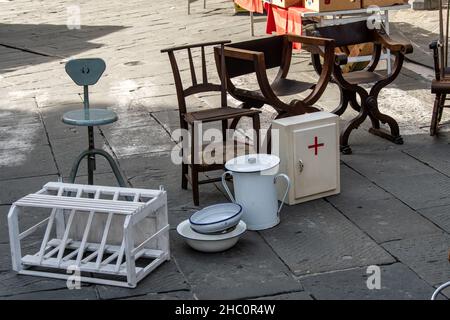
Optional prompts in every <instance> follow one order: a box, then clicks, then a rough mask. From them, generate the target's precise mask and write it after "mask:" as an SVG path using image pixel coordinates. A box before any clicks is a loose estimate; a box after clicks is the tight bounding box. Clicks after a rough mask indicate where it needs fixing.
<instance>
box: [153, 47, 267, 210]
mask: <svg viewBox="0 0 450 320" xmlns="http://www.w3.org/2000/svg"><path fill="white" fill-rule="evenodd" d="M227 43H230V41H214V42H205V43H199V44H191V45H185V46H179V47H172V48H167V49H163V50H161V53H167V54H168V55H169V60H170V65H171V68H172V72H173V76H174V81H175V87H176V91H177V99H178V110H179V116H180V127H181V129H185V130H186V131H188V130H189V129H191V130H190V133H191V134H190V136H191V137H190V138H191V139H190V140H191V142H190V160H189V161H186V159H185V156H186V155H185V154H184V151H185V149H186V148H185V146H186V144H185V143H186V141H184V140H185V138H183V148H182V153H183V154H182V156H183V163H182V182H181V187H182V188H183V189H187V186H188V182H190V184H191V186H192V192H193V200H194V204H195V205H196V206H198V205H199V203H200V200H199V184H204V183H211V182H217V181H219V179H220V178H213V179H205V180H201V181H200V180H199V173H201V172H208V171H215V170H222V169H224V164H225V161H226V160H227V159H226V155H225V154H224V162H223V163H211V164H205V163H203V162H202V161H201V160H202V159H198V150H197V149H196V148H197V147H198V143H197V141H198V140H199V138H200V139H201V138H202V137H197V135H198V132H199V131H198V130H197V128H198V125H199V124H202V123H209V122H217V121H219V122H221V127H222V136H223V150H222V151H223V152H224V153H226V151H227V149H226V142H227V130H228V129H231V130H234V129H236V126H237V124H238V122H239V120H240V119H241V118H242V117H248V118H251V119H252V123H253V129H254V131H255V133H256V137H255V138H256V139H255V143H256V152H258V151H259V144H260V141H259V137H260V133H259V131H260V119H259V114H260V113H261V111H259V110H249V109H241V108H231V107H228V105H227V87H226V81H225V73H226V68H225V59H222V60H221V62H220V69H218V71H219V79H220V83H219V84H217V83H212V82H210V81H209V80H208V73H207V64H206V53H205V51H206V50H205V48H207V47H215V48H216V49H217V50H220V51H223V50H224V47H225V44H227ZM193 49H200V52H201V55H200V56H201V71H202V82H200V83H199V82H198V81H197V76H196V72H195V66H194V60H193V54H192V50H193ZM183 50H185V51H187V55H188V63H189V69H188V70H189V72H190V76H191V81H192V85H191V86H189V87H184V86H183V82H182V79H181V73H180V69H179V66H178V62H177V58H176V56H175V53H176V52H178V51H183ZM213 91H216V92H220V97H221V99H220V100H221V102H220V103H221V105H220V107H219V108H211V109H206V110H202V111H196V112H188V110H187V103H186V98H187V97H189V96H191V95H193V94H198V93H205V92H213ZM230 121H231V124H230V123H229V122H230ZM234 147H235V146H234ZM202 148H203V147H202ZM233 151H234V152H235V151H236V150H234V149H233ZM201 152H202V157H203V149H202V151H201ZM189 169H191V170H190V171H191V175H189Z"/></svg>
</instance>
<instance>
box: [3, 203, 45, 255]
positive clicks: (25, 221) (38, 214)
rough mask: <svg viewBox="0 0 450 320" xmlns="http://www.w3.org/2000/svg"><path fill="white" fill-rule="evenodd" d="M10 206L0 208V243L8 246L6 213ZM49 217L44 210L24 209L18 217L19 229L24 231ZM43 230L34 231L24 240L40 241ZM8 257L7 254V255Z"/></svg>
mask: <svg viewBox="0 0 450 320" xmlns="http://www.w3.org/2000/svg"><path fill="white" fill-rule="evenodd" d="M9 209H10V206H0V222H1V223H0V243H5V244H9V232H8V212H9ZM48 216H49V211H48V210H46V209H26V211H24V212H23V213H22V214H21V215H19V224H20V225H19V229H20V231H25V230H26V229H27V228H30V227H32V226H33V225H35V224H37V223H39V222H40V221H42V220H44V219H45V218H47V217H48ZM44 231H45V228H40V229H38V230H36V232H35V233H33V234H31V235H30V236H29V237H27V238H26V239H31V240H30V241H31V242H33V241H36V240H42V237H43V234H44ZM8 255H9V253H8Z"/></svg>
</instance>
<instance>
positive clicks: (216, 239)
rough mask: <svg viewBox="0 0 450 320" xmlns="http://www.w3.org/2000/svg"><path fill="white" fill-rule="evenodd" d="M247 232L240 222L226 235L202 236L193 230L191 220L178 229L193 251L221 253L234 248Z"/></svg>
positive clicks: (243, 224) (185, 221)
mask: <svg viewBox="0 0 450 320" xmlns="http://www.w3.org/2000/svg"><path fill="white" fill-rule="evenodd" d="M246 230H247V226H246V224H245V222H244V221H240V222H239V223H238V225H237V226H236V228H235V229H234V230H232V231H230V232H228V233H224V234H202V233H198V232H195V231H194V230H192V228H191V224H190V223H189V220H184V221H183V222H181V223H180V224H179V225H178V227H177V232H178V234H179V235H180V236H182V237H183V238H184V239H185V240H186V243H187V244H188V245H189V246H190V247H192V248H193V249H195V250H197V251H201V252H208V253H212V252H221V251H225V250H228V249H230V248H231V247H233V246H234V245H235V244H236V243H237V242H238V240H239V238H240V237H241V235H242V234H243V233H244V232H245V231H246Z"/></svg>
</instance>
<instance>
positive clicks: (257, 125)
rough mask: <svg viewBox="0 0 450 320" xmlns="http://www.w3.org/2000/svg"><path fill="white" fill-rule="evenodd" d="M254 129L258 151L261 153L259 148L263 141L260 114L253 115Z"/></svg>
mask: <svg viewBox="0 0 450 320" xmlns="http://www.w3.org/2000/svg"><path fill="white" fill-rule="evenodd" d="M253 130H255V134H256V153H259V148H260V142H261V138H260V136H261V133H260V131H261V123H260V120H259V114H258V113H257V114H255V115H253Z"/></svg>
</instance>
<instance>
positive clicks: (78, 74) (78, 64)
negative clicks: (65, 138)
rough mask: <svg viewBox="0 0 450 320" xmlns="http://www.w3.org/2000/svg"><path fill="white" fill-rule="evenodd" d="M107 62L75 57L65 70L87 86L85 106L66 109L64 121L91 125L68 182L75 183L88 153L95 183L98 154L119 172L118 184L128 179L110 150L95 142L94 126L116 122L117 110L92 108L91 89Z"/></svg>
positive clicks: (91, 181)
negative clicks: (86, 143)
mask: <svg viewBox="0 0 450 320" xmlns="http://www.w3.org/2000/svg"><path fill="white" fill-rule="evenodd" d="M105 68H106V64H105V61H103V60H102V59H98V58H95V59H76V60H70V61H69V62H67V64H66V72H67V74H68V75H69V76H70V78H71V79H72V80H73V81H74V82H75V83H76V84H77V85H79V86H83V89H84V108H83V109H80V110H73V111H69V112H66V113H65V114H64V115H63V117H62V121H63V122H64V123H66V124H69V125H74V126H84V127H88V137H89V148H88V149H87V150H85V151H83V152H82V153H80V155H79V156H78V157H77V159H76V160H75V163H74V164H73V166H72V170H71V171H70V177H69V182H71V183H74V182H75V177H76V175H77V172H78V167H79V166H80V162H81V160H83V158H85V157H87V165H88V184H90V185H93V184H94V171H95V155H100V156H103V157H104V158H105V159H106V160H107V161H108V163H109V165H110V166H111V168H112V170H113V173H114V175H115V176H116V179H117V182H118V184H119V186H121V187H126V186H127V185H126V184H125V181H124V179H123V177H122V175H121V174H120V171H119V167H118V166H117V164H116V162H115V161H114V159H113V158H112V157H111V155H110V154H109V153H107V152H106V151H104V150H101V149H96V148H95V144H94V126H102V125H105V124H109V123H113V122H116V121H117V119H118V117H117V114H116V113H115V112H113V111H111V110H107V109H90V108H89V89H88V87H89V86H90V85H94V84H96V83H97V81H98V80H99V79H100V77H101V75H102V74H103V72H104V71H105Z"/></svg>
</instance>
